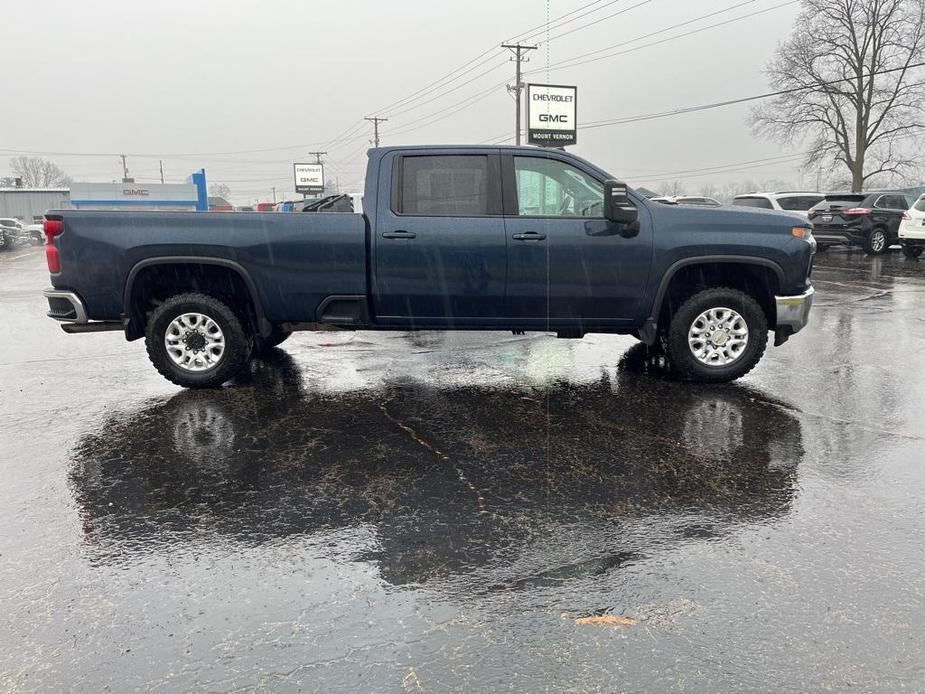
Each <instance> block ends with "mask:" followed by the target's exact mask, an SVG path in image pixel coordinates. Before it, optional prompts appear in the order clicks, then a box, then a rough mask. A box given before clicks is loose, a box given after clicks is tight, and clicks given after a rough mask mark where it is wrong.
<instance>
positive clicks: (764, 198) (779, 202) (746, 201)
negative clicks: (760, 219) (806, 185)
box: [732, 190, 825, 219]
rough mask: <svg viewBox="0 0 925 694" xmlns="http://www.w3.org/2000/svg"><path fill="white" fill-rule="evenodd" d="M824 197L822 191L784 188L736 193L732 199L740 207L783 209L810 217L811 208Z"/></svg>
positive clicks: (805, 217) (806, 217)
mask: <svg viewBox="0 0 925 694" xmlns="http://www.w3.org/2000/svg"><path fill="white" fill-rule="evenodd" d="M824 197H825V196H824V195H823V194H822V193H800V192H795V191H788V190H784V191H781V192H779V193H747V194H745V195H736V196H735V197H734V198H733V199H732V204H733V205H736V206H738V207H756V208H758V209H761V210H783V211H784V212H793V213H795V214H798V215H800V216H801V217H803V218H804V219H808V218H809V208H810V207H812V206H813V205H815V204H816V203H818V202H822V200H823V198H824Z"/></svg>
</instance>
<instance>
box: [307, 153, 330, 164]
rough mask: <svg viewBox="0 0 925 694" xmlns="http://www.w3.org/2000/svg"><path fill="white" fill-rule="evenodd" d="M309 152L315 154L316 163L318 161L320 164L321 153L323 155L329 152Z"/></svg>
mask: <svg viewBox="0 0 925 694" xmlns="http://www.w3.org/2000/svg"><path fill="white" fill-rule="evenodd" d="M309 154H313V155H314V156H315V163H316V164H320V163H321V155H322V154H327V152H309Z"/></svg>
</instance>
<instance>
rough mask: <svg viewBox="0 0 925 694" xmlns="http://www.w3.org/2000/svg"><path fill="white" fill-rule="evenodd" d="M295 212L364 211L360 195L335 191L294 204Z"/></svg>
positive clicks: (293, 209)
mask: <svg viewBox="0 0 925 694" xmlns="http://www.w3.org/2000/svg"><path fill="white" fill-rule="evenodd" d="M292 211H293V212H362V206H361V204H360V196H359V195H356V194H353V193H335V194H332V195H326V196H324V197H321V198H306V199H305V200H299V201H297V202H295V203H293V205H292Z"/></svg>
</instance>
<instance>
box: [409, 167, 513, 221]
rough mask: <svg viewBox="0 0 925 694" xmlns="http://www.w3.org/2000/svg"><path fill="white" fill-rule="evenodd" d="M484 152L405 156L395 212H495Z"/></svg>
mask: <svg viewBox="0 0 925 694" xmlns="http://www.w3.org/2000/svg"><path fill="white" fill-rule="evenodd" d="M489 170H490V169H489V161H488V156H487V155H480V154H475V155H470V154H451V155H425V156H406V157H404V158H403V159H402V173H401V187H400V191H399V192H400V195H399V199H398V209H397V210H396V211H397V212H398V213H399V214H413V215H426V216H431V217H482V216H487V215H489V214H495V213H496V205H495V200H496V199H497V198H498V197H500V196H496V195H493V194H492V187H493V186H494V185H495V184H497V185H499V186H500V181H496V182H492V181H491V180H490V179H491V176H490V174H489Z"/></svg>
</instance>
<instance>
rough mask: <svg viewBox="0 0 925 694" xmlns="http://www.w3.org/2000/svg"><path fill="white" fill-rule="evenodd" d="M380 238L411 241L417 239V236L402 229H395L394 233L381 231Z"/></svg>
mask: <svg viewBox="0 0 925 694" xmlns="http://www.w3.org/2000/svg"><path fill="white" fill-rule="evenodd" d="M382 238H384V239H413V238H417V234H415V233H414V232H413V231H405V230H404V229H397V230H395V231H383V232H382Z"/></svg>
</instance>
